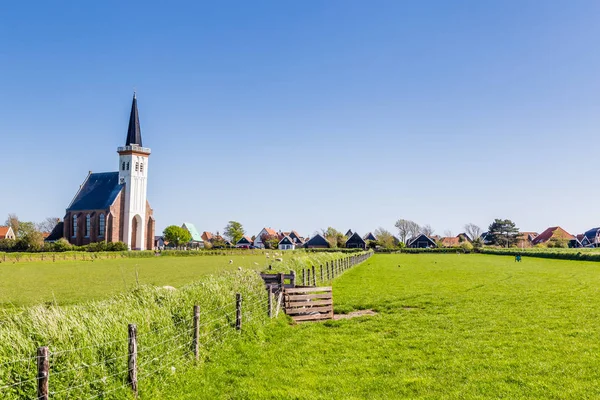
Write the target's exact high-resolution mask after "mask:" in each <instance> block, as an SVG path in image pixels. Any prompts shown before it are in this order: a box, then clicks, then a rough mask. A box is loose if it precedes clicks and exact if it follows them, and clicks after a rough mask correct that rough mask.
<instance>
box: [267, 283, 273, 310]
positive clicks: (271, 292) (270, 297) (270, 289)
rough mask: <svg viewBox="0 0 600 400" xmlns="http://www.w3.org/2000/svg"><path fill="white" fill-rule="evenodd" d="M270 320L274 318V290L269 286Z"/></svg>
mask: <svg viewBox="0 0 600 400" xmlns="http://www.w3.org/2000/svg"><path fill="white" fill-rule="evenodd" d="M268 314H269V318H273V288H272V287H271V286H269V310H268Z"/></svg>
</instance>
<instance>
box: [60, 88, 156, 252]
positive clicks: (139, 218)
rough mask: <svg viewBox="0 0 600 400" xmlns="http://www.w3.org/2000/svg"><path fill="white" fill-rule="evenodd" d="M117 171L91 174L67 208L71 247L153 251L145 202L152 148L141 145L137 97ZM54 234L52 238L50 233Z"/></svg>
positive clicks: (119, 150)
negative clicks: (109, 245)
mask: <svg viewBox="0 0 600 400" xmlns="http://www.w3.org/2000/svg"><path fill="white" fill-rule="evenodd" d="M117 153H119V165H118V166H119V170H118V171H117V172H102V173H92V172H91V171H90V173H89V174H88V176H87V177H86V179H85V181H84V182H83V184H81V186H80V187H79V190H78V191H77V193H76V194H75V197H74V198H73V200H72V201H71V204H69V206H68V207H67V210H66V214H65V218H64V227H63V235H64V237H65V239H67V240H68V241H69V242H70V243H71V244H74V245H78V246H81V245H85V244H89V243H92V242H103V241H104V242H125V243H126V244H127V246H128V247H129V248H130V249H132V250H146V249H152V248H153V247H154V226H155V222H154V216H153V214H154V212H153V210H152V208H150V203H148V200H147V199H146V192H147V186H148V159H149V156H150V149H149V148H147V147H142V132H141V129H140V121H139V117H138V109H137V99H136V97H135V94H134V96H133V102H132V104H131V114H130V115H129V128H128V130H127V138H126V140H125V146H123V147H119V148H117ZM51 236H52V235H51Z"/></svg>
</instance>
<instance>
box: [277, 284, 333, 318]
mask: <svg viewBox="0 0 600 400" xmlns="http://www.w3.org/2000/svg"><path fill="white" fill-rule="evenodd" d="M283 300H284V309H285V313H286V314H287V315H289V316H290V317H292V319H293V320H294V321H297V322H307V321H322V320H327V319H333V293H332V290H331V286H326V287H295V288H290V289H285V290H284V292H283Z"/></svg>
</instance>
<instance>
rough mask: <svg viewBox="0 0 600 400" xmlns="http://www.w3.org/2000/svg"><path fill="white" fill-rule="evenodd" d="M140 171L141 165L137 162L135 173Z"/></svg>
mask: <svg viewBox="0 0 600 400" xmlns="http://www.w3.org/2000/svg"><path fill="white" fill-rule="evenodd" d="M139 170H140V163H139V162H136V163H135V172H138V171H139Z"/></svg>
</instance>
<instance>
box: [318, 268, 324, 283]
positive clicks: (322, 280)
mask: <svg viewBox="0 0 600 400" xmlns="http://www.w3.org/2000/svg"><path fill="white" fill-rule="evenodd" d="M319 268H321V282H324V281H325V280H324V279H323V264H321V265H320V267H319Z"/></svg>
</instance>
